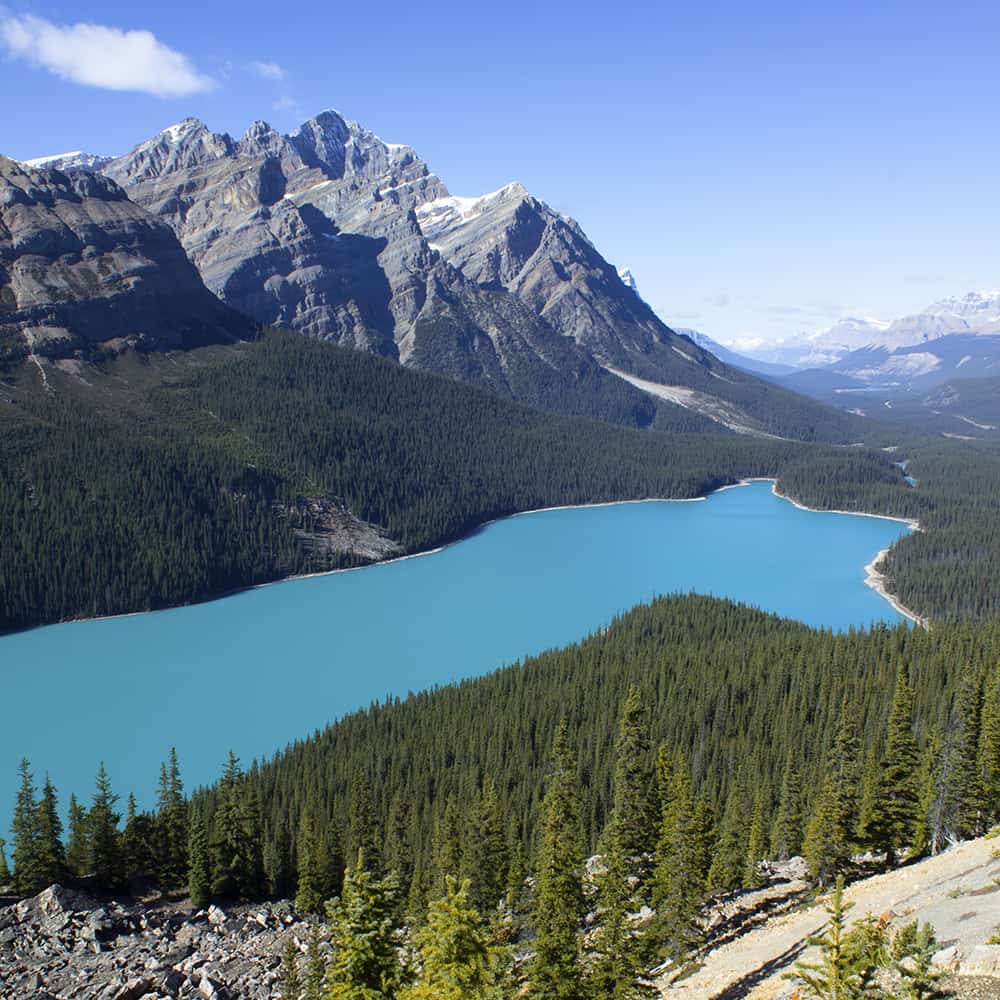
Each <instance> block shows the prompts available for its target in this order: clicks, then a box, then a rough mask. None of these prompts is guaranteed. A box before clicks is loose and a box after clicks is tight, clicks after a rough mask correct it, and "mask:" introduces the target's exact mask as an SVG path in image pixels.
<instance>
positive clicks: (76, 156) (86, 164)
mask: <svg viewBox="0 0 1000 1000" xmlns="http://www.w3.org/2000/svg"><path fill="white" fill-rule="evenodd" d="M113 159H114V157H113V156H100V155H99V154H96V153H84V152H82V151H81V150H79V149H77V150H75V151H74V152H72V153H56V154H55V155H54V156H38V157H35V159H33V160H25V161H24V166H26V167H33V168H34V169H36V170H39V169H43V168H44V169H47V170H62V171H67V170H101V169H102V168H103V167H105V166H107V165H108V164H109V163H110V162H111V161H112V160H113Z"/></svg>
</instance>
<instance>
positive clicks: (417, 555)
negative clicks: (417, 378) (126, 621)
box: [0, 476, 928, 639]
mask: <svg viewBox="0 0 1000 1000" xmlns="http://www.w3.org/2000/svg"><path fill="white" fill-rule="evenodd" d="M751 483H770V484H771V492H772V493H773V494H774V495H775V496H776V497H778V498H779V499H781V500H785V501H787V502H788V503H790V504H791V505H792V506H793V507H797V508H798V509H799V510H805V511H809V512H810V513H813V514H848V515H851V516H853V517H874V518H879V519H881V520H883V521H899V522H901V523H903V524H906V525H908V526H909V527H910V528H911V529H912V530H914V531H920V530H922V529H921V528H920V524H919V522H917V521H915V520H913V519H912V518H904V517H893V516H892V515H890V514H870V513H867V512H865V511H856V510H827V509H824V508H822V507H808V506H806V505H805V504H803V503H800V502H799V501H798V500H795V499H794V498H793V497H790V496H786V495H785V494H784V493H781V492H779V490H778V480H777V479H775V478H774V477H773V476H751V477H748V478H745V479H740V480H739V481H738V482H735V483H726V484H725V485H723V486H717V487H716V488H715V489H713V490H709V491H708V492H706V493H704V494H703V495H702V496H696V497H640V498H638V499H633V500H599V501H595V502H594V503H578V504H557V505H555V506H552V507H533V508H531V509H529V510H518V511H514V512H513V513H512V514H503V515H501V516H500V517H493V518H490V519H489V520H488V521H483V522H482V524H478V525H476V526H475V527H474V528H472V529H471V530H470V531H468V532H466V533H465V534H464V535H461V536H460V537H459V538H455V539H453V540H452V541H449V542H445V543H443V544H442V545H436V546H434V548H431V549H422V550H421V551H420V552H410V553H407V554H406V555H402V556H393V557H392V558H391V559H376V560H373V561H372V562H368V563H364V564H363V565H361V566H342V567H340V568H338V569H327V570H319V571H317V572H315V573H297V574H293V575H290V576H281V577H278V578H276V579H274V580H266V581H264V582H263V583H251V584H247V585H246V586H243V587H234V588H232V589H231V590H226V591H222V592H220V593H218V594H213V595H211V596H208V597H205V598H203V599H201V600H196V601H190V602H188V603H187V604H171V605H169V606H168V607H163V608H151V609H149V610H146V611H122V612H120V613H118V614H113V615H96V616H91V617H83V618H66V619H63V620H62V621H59V622H49V623H48V624H45V625H31V626H28V627H27V628H22V629H13V630H11V631H9V632H2V633H0V639H3V638H4V637H5V636H8V635H18V634H20V633H24V632H31V631H34V630H35V629H41V628H50V627H52V626H54V625H83V624H87V623H92V622H105V621H115V620H117V619H120V618H136V617H139V616H140V615H156V614H162V613H163V612H167V611H175V610H178V609H180V608H190V607H194V606H196V605H198V604H210V603H211V602H213V601H221V600H224V599H225V598H227V597H236V596H238V595H239V594H246V593H249V592H251V591H254V590H260V589H262V588H264V587H274V586H277V585H279V584H282V583H292V582H295V581H298V580H313V579H316V578H318V577H324V576H333V575H335V574H338V573H357V572H358V571H359V570H365V569H373V568H375V567H377V566H391V565H392V564H393V563H400V562H405V561H406V560H408V559H421V558H423V557H424V556H432V555H436V554H437V553H439V552H443V551H444V550H445V549H448V548H451V547H452V546H453V545H459V544H461V543H462V542H464V541H467V540H468V539H470V538H472V537H473V536H475V535H476V534H478V533H479V532H480V531H483V530H485V529H486V528H488V527H490V525H493V524H499V523H500V522H501V521H509V520H511V519H512V518H515V517H526V516H527V515H529V514H545V513H548V512H550V511H559V510H588V509H590V508H595V507H617V506H620V505H624V504H639V503H702V502H704V501H706V500H708V498H709V497H711V496H713V495H714V494H716V493H723V492H725V491H726V490H735V489H738V488H740V487H742V486H749V485H750V484H751ZM888 552H889V549H883V550H882V551H880V552H879V553H878V554H877V555H876V556H875V558H874V559H873V560H872V561H871V562H870V563H868V565H866V566H865V567H864V569H865V574H866V576H865V583H866V584H867V585H868V586H869V587H871V588H872V590H874V591H875V592H876V593H877V594H878V595H879V596H880V597H882V598H883V599H884V600H885V601H886V602H887V603H888V604H889V605H890V606H891V607H892V608H893V609H894V610H895V611H897V612H898V613H899V614H901V615H903V616H904V617H905V618H908V619H909V620H911V621H913V622H915V623H917V624H919V625H921V626H922V627H924V628H927V627H928V624H927V621H926V619H924V618H921V617H920V616H919V615H917V614H916V613H915V612H913V611H910V610H909V609H908V608H906V607H904V606H903V605H902V604H901V603H900V602H899V600H898V598H896V597H895V596H894V595H893V594H892V593H890V592H889V591H888V590H887V589H886V588H885V585H884V583H885V579H886V578H885V575H884V574H883V573H880V572H879V571H878V570H877V569H876V568H875V567H876V566H877V564H878V563H879V562H881V561H882V560H883V559H884V558H885V556H886V555H887V554H888Z"/></svg>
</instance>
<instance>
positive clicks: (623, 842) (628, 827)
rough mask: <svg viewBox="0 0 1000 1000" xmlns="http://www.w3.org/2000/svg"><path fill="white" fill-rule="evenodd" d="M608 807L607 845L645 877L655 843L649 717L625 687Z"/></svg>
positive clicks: (639, 698) (640, 701)
mask: <svg viewBox="0 0 1000 1000" xmlns="http://www.w3.org/2000/svg"><path fill="white" fill-rule="evenodd" d="M613 789H614V790H613V797H612V809H611V824H610V825H611V829H610V841H611V845H612V846H614V847H617V848H618V849H619V850H620V851H621V854H622V857H623V858H624V859H625V863H626V865H627V866H628V868H629V870H630V872H632V873H633V874H635V875H637V876H639V877H640V879H642V878H645V877H646V876H647V875H648V873H649V867H650V866H649V862H648V858H649V856H651V855H652V853H653V849H654V848H655V846H656V829H657V822H656V814H655V802H656V799H655V786H654V784H653V762H652V759H651V752H650V745H649V719H648V717H647V712H646V708H645V704H644V701H643V698H642V695H641V694H640V692H639V689H638V688H636V687H631V688H629V691H628V694H627V695H626V697H625V703H624V705H623V706H622V713H621V717H620V719H619V722H618V740H617V742H616V744H615V774H614V786H613Z"/></svg>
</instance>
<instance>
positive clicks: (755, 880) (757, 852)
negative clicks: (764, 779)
mask: <svg viewBox="0 0 1000 1000" xmlns="http://www.w3.org/2000/svg"><path fill="white" fill-rule="evenodd" d="M766 808H767V807H766V805H765V802H764V792H763V791H761V790H758V792H757V794H756V795H755V796H754V803H753V812H751V814H750V826H749V829H748V830H747V846H746V854H745V855H744V858H743V880H742V882H743V888H744V889H757V888H759V887H760V886H761V884H762V882H763V879H762V877H761V862H763V861H764V860H766V857H767V828H766V821H765V818H764V817H765V809H766Z"/></svg>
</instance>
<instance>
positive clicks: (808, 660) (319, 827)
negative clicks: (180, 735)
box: [0, 596, 1000, 997]
mask: <svg viewBox="0 0 1000 1000" xmlns="http://www.w3.org/2000/svg"><path fill="white" fill-rule="evenodd" d="M998 659H1000V628H998V627H997V626H996V625H990V626H984V627H982V628H980V629H978V630H975V631H974V630H972V629H969V628H967V627H965V626H948V625H941V626H938V627H935V628H934V629H933V630H932V631H931V632H926V631H923V630H920V629H910V628H907V627H905V626H900V627H897V628H892V629H889V628H877V629H874V630H872V631H867V632H851V633H848V634H844V635H833V634H831V633H829V632H826V631H819V630H813V629H809V628H807V627H805V626H802V625H797V624H795V623H792V622H789V621H786V620H782V619H779V618H777V617H775V616H771V615H766V614H763V613H761V612H759V611H755V610H752V609H749V608H746V607H743V606H739V605H734V604H732V603H730V602H725V601H720V600H716V599H712V598H707V597H693V596H692V597H674V598H666V599H661V600H658V601H656V602H654V603H653V604H651V605H648V606H642V607H639V608H637V609H635V610H633V611H631V612H629V613H628V614H625V615H623V616H622V617H621V618H620V619H618V620H617V621H615V622H614V623H613V624H612V625H611V626H610V627H608V628H607V629H605V630H604V631H602V632H601V633H600V634H597V635H594V636H592V637H591V638H589V639H587V640H585V641H583V642H581V643H578V644H576V645H574V646H571V647H569V648H567V649H565V650H560V651H554V652H550V653H547V654H544V655H542V656H539V657H536V658H534V659H532V660H530V661H528V662H526V663H524V664H521V665H515V666H512V667H509V668H506V669H504V670H501V671H499V672H497V673H495V674H492V675H489V676H486V677H483V678H479V679H477V680H470V681H466V682H463V683H461V684H456V685H450V686H448V687H445V688H442V689H440V690H435V691H431V692H425V693H423V694H418V695H413V696H411V697H409V698H408V699H406V700H404V701H398V700H397V701H392V702H390V703H386V704H382V705H373V706H372V707H371V708H370V709H368V710H366V711H361V712H358V713H355V714H354V715H352V716H349V717H347V718H345V719H343V720H341V721H340V722H337V723H335V724H334V725H332V726H330V727H329V728H328V729H327V730H325V731H324V732H321V733H317V734H315V735H314V736H313V737H311V738H309V739H306V740H304V741H302V742H300V743H297V744H295V745H294V746H291V747H289V748H287V749H286V750H284V751H282V752H281V753H279V754H277V755H276V756H275V757H274V759H273V760H271V761H268V762H264V763H260V764H255V765H253V766H252V767H251V768H250V769H249V771H247V772H244V771H243V769H242V768H241V767H240V765H239V762H238V761H237V760H236V759H235V758H232V757H230V760H229V762H228V763H227V765H226V767H225V771H224V774H223V776H222V779H221V781H220V783H219V784H218V785H217V786H215V787H214V788H212V789H209V790H204V791H201V792H198V793H197V794H195V795H194V796H193V798H192V799H191V801H190V805H189V804H188V801H187V799H186V797H185V795H184V789H183V783H182V779H181V767H180V764H179V762H178V761H177V760H176V759H175V758H173V757H171V759H170V760H169V762H165V764H164V767H163V769H162V773H161V776H160V786H159V796H158V803H159V804H158V808H157V810H156V811H155V812H154V813H149V814H145V813H139V812H137V810H136V809H135V806H134V803H133V802H130V804H129V809H128V816H127V819H126V824H125V827H124V830H121V829H120V828H119V819H120V813H119V810H118V809H117V807H116V798H115V794H114V792H113V791H112V789H111V788H110V785H109V783H108V780H107V777H106V776H105V774H104V771H103V768H102V769H101V770H100V771H99V773H98V783H97V789H96V793H95V795H94V798H93V806H92V807H91V808H90V809H89V810H88V809H85V808H84V807H83V806H82V805H80V802H79V800H77V799H74V800H72V802H71V804H70V824H69V831H68V837H67V839H66V841H65V843H64V842H63V839H62V837H61V833H62V830H61V824H60V822H59V820H58V808H57V807H58V798H57V792H56V788H55V786H54V784H53V783H52V782H51V781H48V780H47V781H46V783H45V787H44V789H43V791H42V795H41V797H38V795H37V792H36V789H35V785H34V781H33V777H32V775H31V771H30V765H29V764H28V763H27V762H25V763H24V764H23V765H22V782H21V792H20V794H19V796H18V800H17V803H16V808H15V821H14V827H13V830H14V843H13V859H14V879H15V883H16V885H17V886H18V887H19V889H20V891H22V892H31V891H36V890H37V888H38V887H40V886H42V885H45V884H47V883H48V882H49V881H52V880H55V879H57V878H65V877H67V876H69V877H71V878H72V877H79V876H82V875H87V874H89V875H90V876H91V881H92V884H96V885H99V886H108V887H116V886H117V887H121V886H123V885H124V884H125V882H126V880H127V879H128V878H134V877H136V876H140V875H141V876H142V877H144V878H146V879H150V878H151V879H153V880H154V882H156V883H158V884H159V885H160V886H161V887H163V888H171V887H187V888H188V889H189V890H190V892H191V894H192V898H193V900H194V902H195V904H196V905H199V906H203V905H205V904H206V903H207V902H208V901H209V900H210V899H213V898H216V899H225V900H233V899H262V898H266V897H269V896H282V895H292V894H294V896H295V899H296V905H297V906H298V907H299V908H300V909H301V910H303V911H311V912H317V911H320V910H322V909H323V904H324V901H325V900H327V899H330V898H333V897H338V896H339V901H338V902H336V903H335V904H334V905H332V906H331V907H329V908H328V915H329V934H330V936H331V938H332V940H333V943H334V945H335V950H334V953H333V956H332V960H330V961H326V960H324V963H322V964H324V965H325V969H326V972H325V974H326V977H327V979H326V982H327V985H328V988H329V990H330V992H328V993H327V994H325V995H327V996H330V997H333V996H336V995H339V994H337V993H336V992H335V991H334V989H333V987H334V985H335V984H336V982H337V981H338V977H343V978H344V981H346V982H351V983H356V982H357V981H358V978H359V977H360V978H361V979H363V978H364V976H365V973H364V972H362V971H361V970H360V969H358V968H357V967H356V966H355V965H352V963H354V962H355V961H357V956H358V954H359V949H364V948H365V947H368V946H370V945H371V942H372V941H375V942H379V945H378V947H379V948H380V949H381V950H382V958H381V959H379V962H381V963H382V964H381V966H380V968H382V969H383V971H384V972H385V973H386V974H391V975H392V976H393V977H394V978H393V979H392V985H390V986H388V987H385V986H383V990H382V992H381V993H379V995H380V996H381V995H384V996H389V997H394V996H397V995H400V996H402V995H404V994H402V993H400V992H399V991H400V990H401V989H402V987H403V986H404V985H405V983H406V982H407V980H408V979H412V978H413V977H414V976H416V977H417V978H418V981H420V977H426V976H427V975H428V972H427V969H426V967H425V966H424V965H422V963H420V962H419V961H418V962H416V963H414V962H412V961H409V962H404V963H403V964H400V957H399V954H398V953H397V952H396V950H395V948H394V947H393V946H392V945H393V942H395V943H396V944H399V943H403V942H404V941H410V942H411V943H414V944H416V946H417V947H418V948H422V947H423V945H422V944H421V943H420V942H422V941H424V940H425V939H426V936H427V935H428V934H442V933H451V931H447V932H446V930H445V926H450V924H447V921H446V922H445V925H441V926H439V925H437V924H436V921H439V920H441V919H442V910H448V911H451V910H455V909H456V908H457V909H458V910H461V911H462V912H463V913H464V914H465V916H464V917H462V920H463V921H464V922H465V924H466V925H467V928H468V930H469V933H473V932H475V933H476V934H479V935H481V938H480V940H481V943H482V948H483V949H484V951H483V955H484V956H485V955H486V954H487V953H490V954H493V955H494V959H495V961H496V962H497V963H498V967H499V968H501V969H502V968H507V969H508V970H509V969H510V967H511V966H510V962H511V961H512V960H513V959H514V957H515V955H517V954H518V953H520V954H521V955H524V954H525V953H527V954H530V953H531V952H534V957H533V958H530V959H529V960H528V961H527V963H525V964H522V965H520V966H518V967H517V972H516V975H515V976H514V978H513V980H512V981H511V982H510V983H509V984H508V986H509V987H510V989H511V990H512V991H513V993H516V992H517V988H518V984H519V983H521V982H523V981H525V980H526V981H527V982H528V983H530V984H531V986H532V988H533V990H535V991H536V992H535V994H534V995H539V996H550V995H562V994H555V993H550V992H546V989H548V988H549V986H551V984H552V983H553V982H569V983H576V984H577V987H576V988H577V990H582V989H583V984H584V983H586V990H587V992H571V993H568V994H566V995H567V996H585V995H587V996H602V997H603V996H608V997H612V996H633V995H638V994H633V993H631V992H622V993H618V992H615V990H614V988H613V987H614V984H618V986H619V987H621V988H623V989H624V988H626V987H628V988H631V987H634V986H635V979H636V977H637V976H638V975H641V974H642V972H643V970H645V969H648V968H650V967H651V965H653V964H655V963H656V962H658V961H659V960H660V959H661V958H662V957H664V956H673V957H679V956H683V955H684V954H685V953H687V952H688V951H689V949H691V948H692V947H694V946H696V945H697V942H698V940H699V934H700V931H699V925H698V922H697V917H698V913H699V910H700V906H701V904H702V903H703V901H704V900H705V899H706V898H707V897H708V896H709V895H710V894H713V893H715V894H717V893H724V892H728V891H730V890H732V889H736V888H741V887H742V888H752V887H755V886H757V885H758V884H759V883H760V881H761V880H762V878H763V874H762V872H763V869H762V867H761V866H762V863H763V862H764V861H765V860H766V859H784V858H787V857H789V856H790V855H793V854H798V853H802V854H804V856H805V859H806V862H807V864H808V867H809V872H810V875H811V877H812V878H813V879H814V880H815V881H816V882H817V883H818V884H821V885H828V884H830V882H831V881H832V880H833V879H834V878H835V877H837V876H838V875H840V874H843V873H851V872H853V871H855V868H856V862H855V861H854V860H852V858H853V857H854V856H856V855H857V854H858V852H859V851H862V850H869V851H871V852H873V854H874V855H875V856H876V857H877V856H882V857H883V858H884V864H886V865H890V866H891V865H893V864H895V863H897V861H899V860H902V859H903V858H904V857H916V856H921V855H924V854H927V853H936V852H937V851H939V850H941V849H942V848H943V847H944V846H946V844H947V843H948V842H950V841H953V840H955V839H962V838H967V837H972V836H978V835H980V834H982V833H983V832H984V831H985V830H986V829H987V828H988V827H989V826H990V825H991V824H992V823H995V822H997V820H998V819H1000V672H998V669H997V663H998ZM362 667H363V665H362V664H359V669H360V668H362ZM595 851H596V852H600V853H601V854H602V855H603V860H602V862H601V863H600V864H598V865H596V866H590V867H587V866H586V865H585V859H586V857H587V855H588V854H591V853H593V852H595ZM0 864H2V862H0ZM461 879H465V880H467V882H465V883H464V885H463V884H462V883H461V882H460V881H457V880H461ZM642 904H649V905H651V907H652V913H653V917H652V919H651V921H649V922H646V923H645V924H644V925H643V928H644V932H643V933H642V934H640V935H639V936H637V937H635V936H633V935H631V934H630V933H628V932H627V930H623V928H627V914H628V913H630V912H634V911H635V910H636V909H637V908H638V907H639V906H640V905H642ZM595 907H596V912H597V923H598V924H599V926H600V932H599V933H598V934H596V935H595V934H594V932H593V930H592V929H590V930H588V925H585V924H584V922H583V917H584V914H585V913H586V912H587V911H588V910H593V909H594V908H595ZM413 927H416V928H417V930H416V933H415V934H413V935H412V936H410V931H411V930H412V928H413ZM366 928H367V930H366ZM526 929H527V930H526ZM526 933H529V934H530V935H531V936H529V937H528V938H527V939H526V938H525V934H526ZM525 940H527V941H528V945H527V946H525V945H524V943H523V942H525ZM365 942H367V945H366V944H365ZM508 945H513V947H512V948H510V949H508V947H507V946H508ZM403 954H404V955H405V954H406V952H404V953H403ZM504 954H506V956H507V957H506V959H503V958H502V955H504ZM456 961H457V962H458V964H459V965H462V961H465V960H462V961H458V960H456ZM468 961H472V959H468ZM492 961H493V960H491V962H487V963H486V966H484V967H483V969H482V970H480V971H481V972H483V974H485V970H486V967H487V966H491V965H492ZM494 971H496V969H495V970H494ZM395 977H398V978H395ZM609 980H610V983H611V986H609V985H608V982H609ZM546 984H549V986H547V985H546ZM426 995H427V996H437V994H435V993H433V992H431V993H428V994H426ZM469 995H472V996H477V997H478V996H483V997H485V996H487V995H489V996H494V995H496V996H508V995H513V994H512V993H510V992H503V993H500V994H480V993H472V994H469Z"/></svg>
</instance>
